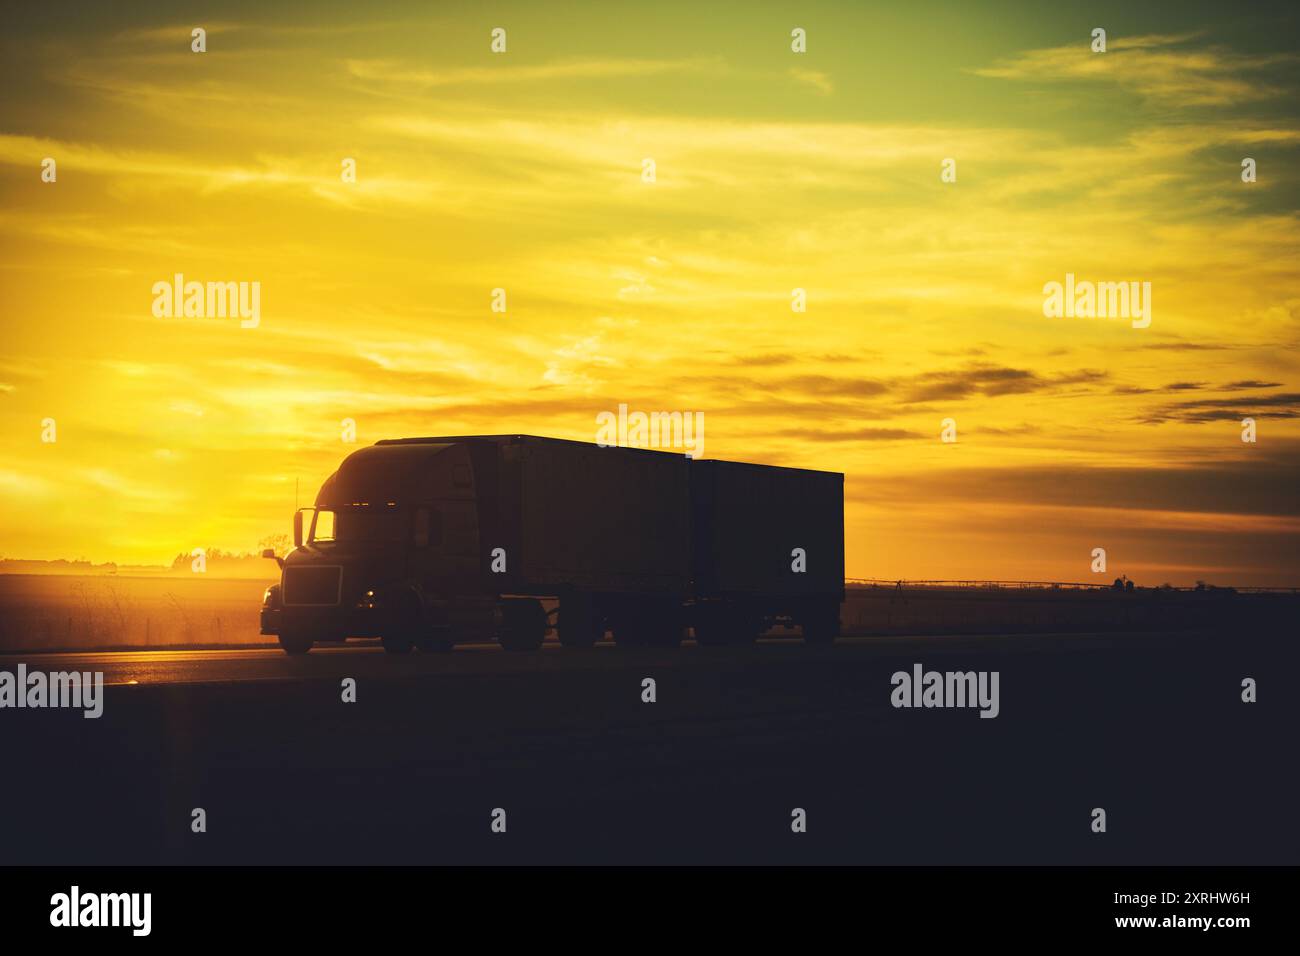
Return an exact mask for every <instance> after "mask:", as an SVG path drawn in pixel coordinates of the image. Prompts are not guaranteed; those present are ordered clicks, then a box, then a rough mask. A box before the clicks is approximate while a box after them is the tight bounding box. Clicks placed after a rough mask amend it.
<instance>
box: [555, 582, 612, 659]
mask: <svg viewBox="0 0 1300 956" xmlns="http://www.w3.org/2000/svg"><path fill="white" fill-rule="evenodd" d="M555 630H556V632H557V633H558V634H559V637H560V643H561V644H562V645H564V646H565V647H591V646H593V645H594V644H595V643H596V642H597V641H599V640H600V639H601V638H602V637H604V636H605V616H604V615H603V614H601V613H600V610H599V609H598V608H597V607H596V602H595V601H593V600H592V599H591V596H590V595H586V594H570V595H568V596H567V597H564V598H561V599H560V611H559V614H558V615H557V616H556V621H555Z"/></svg>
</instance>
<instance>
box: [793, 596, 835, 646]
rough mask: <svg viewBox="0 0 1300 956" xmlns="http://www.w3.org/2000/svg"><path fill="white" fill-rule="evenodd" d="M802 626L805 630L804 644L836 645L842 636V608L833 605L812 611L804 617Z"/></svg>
mask: <svg viewBox="0 0 1300 956" xmlns="http://www.w3.org/2000/svg"><path fill="white" fill-rule="evenodd" d="M800 626H801V627H802V628H803V642H804V643H805V644H815V645H820V646H827V645H830V644H834V643H835V638H837V637H839V634H840V606H839V605H838V604H832V605H829V606H828V607H825V608H817V609H815V610H811V611H809V612H808V614H807V615H806V616H805V617H804V619H803V621H802V622H801V624H800Z"/></svg>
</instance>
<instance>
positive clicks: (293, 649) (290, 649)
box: [280, 628, 316, 655]
mask: <svg viewBox="0 0 1300 956" xmlns="http://www.w3.org/2000/svg"><path fill="white" fill-rule="evenodd" d="M315 643H316V642H315V641H314V640H312V636H311V634H309V633H308V632H306V631H300V630H290V629H288V628H285V629H284V630H282V631H280V647H281V648H283V650H284V652H285V653H286V654H292V655H297V654H306V653H307V652H308V651H310V650H311V646H312V645H313V644H315Z"/></svg>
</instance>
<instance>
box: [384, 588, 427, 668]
mask: <svg viewBox="0 0 1300 956" xmlns="http://www.w3.org/2000/svg"><path fill="white" fill-rule="evenodd" d="M392 601H393V603H392V604H391V605H390V609H389V613H388V620H387V622H386V626H385V627H384V631H383V633H382V634H380V635H379V641H380V643H381V644H383V645H384V650H385V651H387V652H388V653H389V654H409V653H411V651H412V650H414V649H415V646H416V645H417V644H419V643H420V642H421V639H422V638H423V636H424V635H423V633H422V627H421V625H422V621H423V616H424V615H423V608H422V606H421V604H420V598H419V595H417V594H416V593H415V592H414V591H409V590H407V591H402V590H399V591H398V592H397V593H396V595H395V596H393V597H392Z"/></svg>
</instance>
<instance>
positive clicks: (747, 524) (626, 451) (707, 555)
mask: <svg viewBox="0 0 1300 956" xmlns="http://www.w3.org/2000/svg"><path fill="white" fill-rule="evenodd" d="M293 537H294V550H293V551H292V552H290V553H289V554H288V556H287V557H285V558H283V559H281V558H277V557H276V555H275V553H274V552H273V551H265V552H263V556H264V557H269V558H275V559H276V560H277V561H278V562H279V564H280V566H281V579H280V583H279V584H277V585H273V586H271V587H269V588H267V591H266V596H265V598H264V601H263V607H262V614H261V630H262V633H263V634H274V635H277V636H278V637H279V641H280V646H281V647H283V648H284V650H285V651H286V652H288V653H290V654H302V653H306V652H307V651H309V650H310V649H311V648H312V646H313V645H314V644H316V643H318V642H323V641H340V640H345V639H347V638H348V637H376V636H377V637H379V638H381V639H382V642H383V646H384V648H385V649H386V650H388V651H390V652H392V653H396V654H401V653H406V652H409V651H411V650H412V649H414V648H419V649H421V650H426V651H445V650H450V649H451V648H452V647H453V646H454V645H455V644H456V643H457V642H464V641H482V640H497V641H499V642H500V644H501V646H502V647H504V648H505V649H507V650H515V651H523V650H536V649H537V648H538V647H540V646H541V643H542V640H543V638H544V637H545V635H546V632H547V630H548V628H549V627H550V626H551V615H554V616H555V621H554V626H555V630H556V633H557V636H558V638H559V641H560V643H561V644H564V645H568V646H573V647H589V646H591V645H592V644H594V643H595V642H596V641H598V640H600V639H602V638H603V637H604V635H605V633H606V631H607V630H612V631H613V634H614V639H615V641H616V642H617V643H619V644H628V645H634V646H637V645H640V646H676V645H678V644H680V643H681V641H682V639H683V637H684V636H685V632H686V629H687V628H691V629H693V631H694V635H695V638H696V640H697V641H698V642H699V643H701V644H708V645H723V644H741V643H750V642H753V641H754V640H755V639H756V638H757V637H758V635H759V634H760V633H762V632H763V631H764V630H766V629H767V628H769V627H771V626H772V625H774V624H778V623H780V624H786V625H798V626H799V627H801V629H802V632H803V637H804V641H805V642H806V643H809V644H825V643H829V642H831V641H833V640H834V639H835V637H836V636H837V635H838V633H839V609H840V602H841V601H842V600H843V598H844V476H843V475H842V474H839V473H834V472H824V471H808V470H804V469H797V468H779V467H772V466H767V465H754V464H746V463H742V462H729V461H713V460H693V459H691V458H688V457H687V456H685V455H679V454H673V453H669V452H662V451H651V450H647V449H638V448H623V447H602V446H599V445H594V444H587V443H583V442H575V441H566V440H561V439H555V438H539V437H534V436H530V435H471V436H457V437H444V438H403V439H393V440H387V441H381V442H378V443H377V444H375V445H372V446H370V447H368V448H362V449H360V450H359V451H356V452H354V453H353V454H351V455H349V456H348V457H347V458H346V459H344V461H343V463H342V464H341V465H340V466H339V469H338V471H336V472H335V473H334V474H332V475H331V476H330V477H329V478H328V479H327V480H326V481H325V483H324V485H322V486H321V489H320V493H319V494H318V495H317V496H316V504H315V506H314V507H312V508H302V509H299V510H298V511H297V512H296V513H295V514H294V522H293ZM548 606H549V608H550V609H549V610H548Z"/></svg>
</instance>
